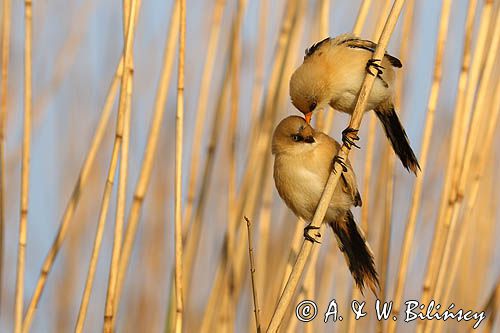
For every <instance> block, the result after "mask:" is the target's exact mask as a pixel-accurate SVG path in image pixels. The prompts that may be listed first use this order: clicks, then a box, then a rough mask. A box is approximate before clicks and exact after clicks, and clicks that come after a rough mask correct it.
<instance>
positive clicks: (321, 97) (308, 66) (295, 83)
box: [290, 62, 330, 123]
mask: <svg viewBox="0 0 500 333" xmlns="http://www.w3.org/2000/svg"><path fill="white" fill-rule="evenodd" d="M321 68H322V67H321V66H319V65H318V64H315V63H311V62H304V63H303V64H302V65H301V66H300V67H299V68H297V69H296V70H295V72H294V73H293V74H292V77H291V78H290V98H291V100H292V104H293V105H294V106H295V107H296V108H297V109H298V110H299V111H300V112H302V113H303V114H304V116H305V118H306V121H307V123H310V121H311V116H312V113H313V111H319V110H322V109H324V108H325V107H326V106H327V105H328V103H329V102H330V96H329V95H330V94H329V84H328V80H327V79H328V72H327V71H325V70H322V69H321Z"/></svg>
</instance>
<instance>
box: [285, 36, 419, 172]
mask: <svg viewBox="0 0 500 333" xmlns="http://www.w3.org/2000/svg"><path fill="white" fill-rule="evenodd" d="M376 46H377V45H376V44H375V43H373V42H371V41H368V40H362V39H359V38H357V37H355V36H353V35H351V34H345V35H340V36H338V37H336V38H326V39H324V40H322V41H320V42H318V43H316V44H314V45H313V46H311V47H310V48H309V49H307V50H306V55H305V57H304V62H303V63H302V65H300V66H299V67H298V68H297V69H296V70H295V72H294V73H293V75H292V77H291V79H290V97H291V100H292V103H293V105H294V106H295V107H296V108H297V109H299V111H300V112H302V113H303V114H304V115H306V119H310V117H311V115H312V112H313V111H316V110H322V109H324V108H325V107H327V106H328V105H330V106H331V107H332V108H334V109H336V110H339V111H342V112H345V113H348V114H352V112H353V111H354V107H355V106H356V100H357V97H358V94H359V91H360V89H361V85H362V83H363V79H364V77H365V75H366V71H367V70H369V71H370V72H371V73H373V74H374V75H376V76H377V79H376V80H375V83H374V85H373V88H372V91H371V93H370V96H369V98H368V101H367V104H366V109H365V111H368V110H375V112H376V114H377V116H378V118H379V119H380V121H381V122H382V124H383V126H384V129H385V131H386V134H387V136H388V138H389V139H390V141H391V143H392V146H393V148H394V151H395V152H396V154H397V155H398V156H399V158H400V159H401V162H402V163H403V165H404V166H405V167H406V168H407V169H409V170H411V171H413V172H414V173H415V174H416V172H417V170H418V169H419V168H420V167H419V165H418V161H417V158H416V157H415V154H414V153H413V150H412V149H411V147H410V144H409V142H408V138H407V136H406V133H405V131H404V129H403V127H402V126H401V123H400V122H399V119H398V116H397V114H396V112H395V110H394V105H393V102H392V96H393V94H394V79H395V73H394V67H396V68H399V67H402V65H401V62H400V61H399V60H398V59H397V58H395V57H393V56H391V55H389V54H386V55H385V56H384V58H383V59H382V60H381V62H378V63H376V64H377V65H380V66H382V67H379V69H378V70H377V68H375V67H369V68H367V63H368V61H369V60H370V59H371V57H372V55H373V51H374V50H375V48H376Z"/></svg>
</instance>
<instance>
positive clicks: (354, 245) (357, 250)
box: [329, 210, 380, 296]
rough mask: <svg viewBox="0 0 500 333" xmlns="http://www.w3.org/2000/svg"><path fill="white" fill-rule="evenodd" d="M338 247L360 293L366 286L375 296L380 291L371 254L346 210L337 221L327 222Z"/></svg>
mask: <svg viewBox="0 0 500 333" xmlns="http://www.w3.org/2000/svg"><path fill="white" fill-rule="evenodd" d="M329 225H330V226H331V227H332V229H333V232H334V234H335V238H336V239H337V243H338V245H339V248H340V251H342V253H343V254H344V257H345V259H346V261H347V265H348V266H349V270H350V271H351V274H352V276H353V278H354V281H355V282H356V285H357V286H358V288H359V290H360V291H361V293H363V288H364V287H365V285H367V286H368V287H369V288H370V289H371V290H372V291H373V294H374V295H375V296H377V290H378V289H380V287H379V282H378V275H377V271H376V270H375V263H374V259H373V253H372V251H371V249H370V246H369V245H368V243H367V241H366V239H365V236H364V235H363V232H362V231H361V230H360V229H359V228H358V226H357V225H356V222H355V221H354V216H353V215H352V213H351V211H350V210H348V211H347V212H346V213H345V214H344V215H343V216H341V217H339V219H338V220H337V221H334V222H329Z"/></svg>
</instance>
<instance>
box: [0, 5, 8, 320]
mask: <svg viewBox="0 0 500 333" xmlns="http://www.w3.org/2000/svg"><path fill="white" fill-rule="evenodd" d="M10 8H11V4H10V0H4V1H3V7H2V65H1V66H2V83H1V86H0V304H1V300H2V287H3V264H4V262H3V257H4V239H5V235H4V232H5V174H6V170H5V131H6V127H7V125H6V121H7V101H8V96H7V87H8V85H7V82H8V76H9V51H10V25H11V24H10V21H11V19H10V14H11V13H10ZM0 313H1V305H0Z"/></svg>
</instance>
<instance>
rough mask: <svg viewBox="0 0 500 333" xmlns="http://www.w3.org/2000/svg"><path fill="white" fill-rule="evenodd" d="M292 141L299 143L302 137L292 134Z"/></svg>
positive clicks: (302, 139)
mask: <svg viewBox="0 0 500 333" xmlns="http://www.w3.org/2000/svg"><path fill="white" fill-rule="evenodd" d="M292 140H293V141H295V142H300V141H304V137H303V136H302V135H298V134H293V135H292Z"/></svg>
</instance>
